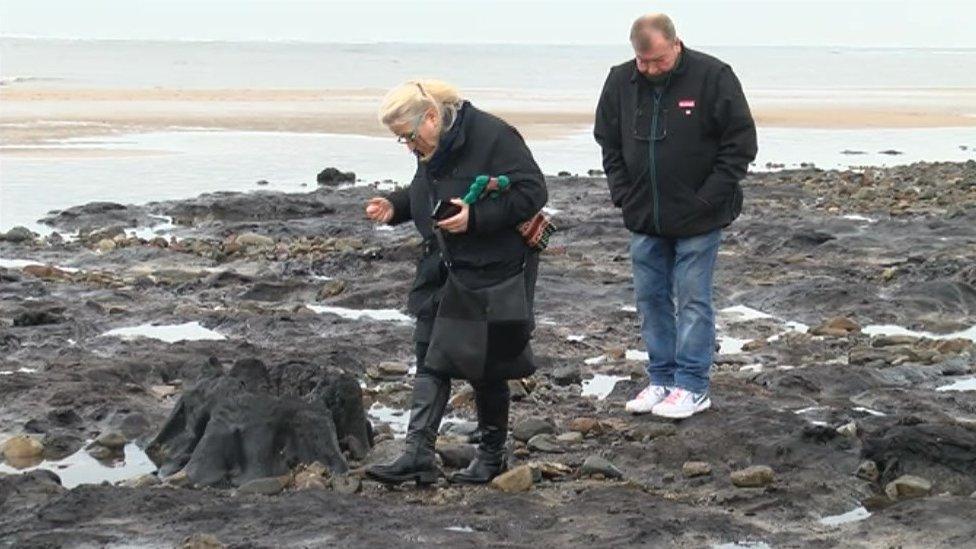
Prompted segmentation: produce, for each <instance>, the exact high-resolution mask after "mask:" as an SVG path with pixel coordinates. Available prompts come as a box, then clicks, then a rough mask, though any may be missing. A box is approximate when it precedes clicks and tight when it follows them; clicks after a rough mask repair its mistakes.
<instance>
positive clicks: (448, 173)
mask: <svg viewBox="0 0 976 549" xmlns="http://www.w3.org/2000/svg"><path fill="white" fill-rule="evenodd" d="M456 124H460V127H459V130H460V131H459V133H458V134H457V137H456V138H455V139H454V141H453V142H452V143H450V148H449V149H448V151H447V153H448V154H446V155H445V158H446V160H445V161H443V162H440V163H439V164H438V169H437V170H436V171H435V172H434V173H431V171H430V169H429V165H428V163H426V162H420V161H419V160H418V162H417V171H416V173H415V174H414V176H413V181H411V183H410V186H409V187H407V188H403V189H399V190H397V191H394V192H393V193H391V194H389V195H387V198H388V199H389V200H390V202H391V203H392V204H393V219H392V220H391V221H390V224H391V225H396V224H399V223H403V222H406V221H409V220H411V219H412V220H413V222H414V225H415V226H416V227H417V231H419V232H420V234H421V236H422V237H423V238H424V250H423V254H422V256H421V258H420V260H419V261H418V262H417V274H416V278H415V279H414V283H413V287H412V288H411V289H410V296H409V299H408V304H407V309H408V310H409V311H410V313H411V314H412V315H414V316H415V317H416V318H417V326H416V330H415V331H414V340H415V341H418V342H427V341H429V340H430V331H431V328H432V327H433V319H434V316H435V314H436V312H437V295H438V292H439V291H440V289H441V287H443V286H444V284H445V282H446V281H447V270H446V267H444V265H443V263H442V261H441V256H440V252H439V250H438V246H437V240H436V238H435V236H434V233H433V221H432V220H431V217H430V216H431V212H432V210H433V206H434V203H435V202H436V200H438V199H442V200H449V199H451V198H461V197H463V196H464V195H465V194H467V191H468V187H469V186H470V185H471V183H472V182H473V181H474V179H475V177H477V176H478V175H490V176H493V177H495V176H499V175H507V176H508V177H509V179H510V180H511V186H510V187H509V190H507V191H505V192H502V193H500V195H499V196H498V197H496V198H492V199H482V200H479V201H477V202H475V203H474V204H472V205H471V207H470V210H469V221H468V230H467V232H465V233H461V234H452V233H448V232H444V233H443V234H444V238H445V243H446V244H447V247H448V251H449V253H450V257H451V260H452V261H453V263H454V268H455V269H454V270H455V273H456V275H457V276H458V278H459V279H460V280H461V281H462V282H463V283H465V284H466V285H468V286H470V287H473V288H478V287H484V286H489V285H491V284H493V283H496V282H499V281H501V280H504V279H505V278H508V277H509V276H511V275H513V274H515V273H517V272H518V270H519V269H521V268H522V265H523V263H524V264H525V269H526V283H527V284H528V288H527V291H528V296H529V304H530V306H531V305H532V303H533V298H534V293H535V281H536V274H537V272H538V261H539V257H538V254H537V253H534V252H532V251H531V250H530V248H529V247H528V246H526V244H525V242H524V240H523V239H522V237H521V235H520V234H519V232H518V231H517V230H516V226H517V225H519V224H520V223H522V222H524V221H526V220H528V219H530V218H531V217H532V216H533V215H535V214H536V213H537V212H538V211H539V210H541V209H542V207H543V206H545V204H546V200H547V199H548V193H547V191H546V182H545V178H544V177H543V175H542V171H541V170H540V169H539V166H538V165H537V164H536V162H535V160H534V159H533V158H532V153H531V152H529V149H528V147H527V146H526V145H525V141H524V140H523V139H522V136H521V135H520V134H519V133H518V131H517V130H516V129H515V128H513V127H512V126H510V125H509V124H508V123H506V122H505V121H504V120H502V119H500V118H498V117H496V116H493V115H491V114H489V113H486V112H484V111H481V110H478V109H477V108H475V107H474V106H472V105H471V104H469V103H467V102H465V103H464V104H463V106H462V107H461V109H460V113H459V115H458V120H457V122H456ZM442 143H443V141H442Z"/></svg>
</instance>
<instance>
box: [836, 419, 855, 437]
mask: <svg viewBox="0 0 976 549" xmlns="http://www.w3.org/2000/svg"><path fill="white" fill-rule="evenodd" d="M837 433H838V434H839V435H841V436H845V437H847V438H857V423H855V422H853V421H851V422H849V423H845V424H843V425H841V426H840V427H838V428H837Z"/></svg>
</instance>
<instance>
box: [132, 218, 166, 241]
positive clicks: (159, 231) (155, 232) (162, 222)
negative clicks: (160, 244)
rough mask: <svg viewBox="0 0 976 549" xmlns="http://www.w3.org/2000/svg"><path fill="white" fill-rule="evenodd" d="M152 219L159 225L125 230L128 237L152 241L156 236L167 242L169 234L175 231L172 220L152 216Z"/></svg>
mask: <svg viewBox="0 0 976 549" xmlns="http://www.w3.org/2000/svg"><path fill="white" fill-rule="evenodd" d="M152 217H154V218H155V219H156V220H157V221H159V223H157V224H156V225H153V226H152V227H136V228H134V229H126V232H127V233H128V234H129V236H135V237H138V238H141V239H143V240H152V239H154V238H156V237H158V236H161V237H164V238H166V240H169V236H170V233H172V231H173V230H174V229H176V225H174V224H173V218H172V217H167V216H162V215H154V216H152Z"/></svg>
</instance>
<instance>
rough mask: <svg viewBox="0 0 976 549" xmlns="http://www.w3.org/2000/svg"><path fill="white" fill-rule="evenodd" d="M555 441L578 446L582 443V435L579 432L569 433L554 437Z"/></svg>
mask: <svg viewBox="0 0 976 549" xmlns="http://www.w3.org/2000/svg"><path fill="white" fill-rule="evenodd" d="M556 440H558V441H559V442H562V443H564V444H579V443H580V442H583V433H581V432H579V431H569V432H567V433H563V434H561V435H559V436H557V437H556Z"/></svg>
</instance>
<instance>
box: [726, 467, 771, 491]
mask: <svg viewBox="0 0 976 549" xmlns="http://www.w3.org/2000/svg"><path fill="white" fill-rule="evenodd" d="M774 478H775V475H774V474H773V469H772V468H771V467H769V466H768V465H753V466H752V467H746V468H745V469H740V470H738V471H733V472H732V484H734V485H735V486H738V487H739V488H762V487H763V486H769V485H770V484H772V483H773V480H774Z"/></svg>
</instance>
